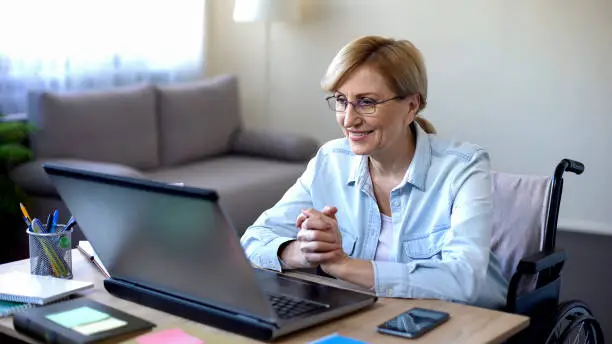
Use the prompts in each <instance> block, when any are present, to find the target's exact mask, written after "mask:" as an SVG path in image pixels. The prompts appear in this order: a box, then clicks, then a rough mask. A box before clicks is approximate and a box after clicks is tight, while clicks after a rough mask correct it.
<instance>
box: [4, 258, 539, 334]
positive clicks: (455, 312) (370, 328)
mask: <svg viewBox="0 0 612 344" xmlns="http://www.w3.org/2000/svg"><path fill="white" fill-rule="evenodd" d="M72 258H73V275H74V279H76V280H86V281H93V282H94V283H95V288H93V289H90V290H88V291H85V292H83V293H81V295H83V296H84V297H88V298H91V299H93V300H95V301H98V302H100V303H103V304H107V305H109V306H112V307H115V308H118V309H121V310H123V311H126V312H128V313H131V314H134V315H136V316H139V317H142V318H144V319H147V320H149V321H152V322H153V323H155V324H157V325H158V327H157V328H156V329H164V328H171V327H176V326H181V327H183V328H189V329H193V330H195V331H197V332H198V333H201V334H202V335H203V336H204V338H206V339H210V340H209V342H213V341H214V340H215V339H216V340H221V341H223V342H230V343H255V342H256V341H254V340H251V339H249V338H245V337H242V336H238V335H235V334H232V333H229V332H225V331H222V330H218V329H216V328H213V327H209V326H206V325H203V324H200V323H196V322H193V321H190V320H186V319H183V318H180V317H177V316H174V315H171V314H168V313H164V312H161V311H158V310H155V309H152V308H148V307H144V306H141V305H139V304H136V303H132V302H129V301H126V300H123V299H120V298H117V297H114V296H112V295H110V294H109V293H108V292H106V290H105V289H104V287H103V280H104V276H103V275H102V274H101V273H100V272H99V271H98V270H97V269H96V268H95V267H94V265H93V264H92V263H91V262H89V261H88V260H86V259H85V257H84V256H83V255H82V254H81V253H80V252H79V251H78V250H76V249H75V250H73V253H72ZM29 269H30V263H29V261H28V260H21V261H17V262H12V263H8V264H3V265H0V273H3V272H6V271H11V270H21V271H29ZM293 275H299V276H301V277H304V278H306V279H310V280H316V281H319V282H322V283H327V284H336V282H335V281H334V280H331V279H324V278H322V277H319V276H314V275H310V276H303V275H302V274H293ZM340 286H343V287H346V285H340ZM411 307H426V308H431V309H437V310H441V311H446V312H448V313H450V314H451V319H450V320H449V321H448V322H447V323H445V324H444V325H442V326H441V327H439V328H437V329H436V330H434V331H432V332H430V333H428V334H426V335H425V336H423V337H421V338H420V339H418V340H410V343H470V344H474V343H500V342H503V341H505V340H506V339H508V338H510V337H511V336H512V335H514V334H516V333H518V332H519V331H520V330H522V329H524V328H526V327H527V325H528V318H527V317H523V316H518V315H515V314H508V313H503V312H498V311H492V310H487V309H482V308H476V307H470V306H465V305H460V304H455V303H448V302H443V301H438V300H406V299H386V298H382V299H379V301H378V302H377V304H375V305H374V306H373V307H371V308H368V309H366V310H363V311H360V312H358V313H355V314H353V315H349V316H346V317H343V318H340V319H338V320H336V321H331V322H329V323H327V324H324V325H320V326H316V327H313V328H310V329H306V330H303V331H301V332H298V333H295V334H292V335H290V336H287V337H284V338H281V339H279V340H278V341H276V342H277V343H306V342H309V341H312V340H315V339H318V338H321V337H324V336H327V335H330V334H332V333H335V332H338V333H340V334H342V335H345V336H348V337H352V338H355V339H359V340H362V341H365V342H371V343H402V344H406V343H408V341H407V340H406V339H403V338H399V337H393V336H388V335H383V334H378V333H377V332H376V325H378V324H380V323H382V322H384V321H385V320H388V319H390V318H392V317H393V316H395V315H397V314H400V313H402V312H403V311H405V310H407V309H409V308H411ZM0 332H2V333H5V334H8V335H9V336H12V337H16V338H19V339H21V340H23V341H25V342H27V343H33V344H34V343H37V342H36V341H34V340H32V339H30V338H28V337H25V336H23V335H21V334H19V333H18V332H16V331H15V330H14V328H13V319H12V317H7V318H1V319H0Z"/></svg>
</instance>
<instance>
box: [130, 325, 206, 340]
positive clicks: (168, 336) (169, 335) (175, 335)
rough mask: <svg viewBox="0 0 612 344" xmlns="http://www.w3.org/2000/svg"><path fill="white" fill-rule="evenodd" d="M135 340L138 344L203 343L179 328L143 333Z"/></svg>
mask: <svg viewBox="0 0 612 344" xmlns="http://www.w3.org/2000/svg"><path fill="white" fill-rule="evenodd" d="M136 341H137V342H138V344H162V343H172V344H204V342H203V341H202V340H200V339H199V338H196V337H194V336H192V335H190V334H188V333H186V332H185V331H183V330H181V329H180V328H173V329H169V330H164V331H157V332H153V333H149V334H145V335H143V336H140V337H138V338H136Z"/></svg>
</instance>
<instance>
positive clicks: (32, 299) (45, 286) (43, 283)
mask: <svg viewBox="0 0 612 344" xmlns="http://www.w3.org/2000/svg"><path fill="white" fill-rule="evenodd" d="M93 286H94V284H93V283H92V282H86V281H77V280H72V279H64V278H57V277H51V276H39V275H32V274H30V273H27V272H21V271H11V272H6V273H3V274H0V301H12V302H21V303H31V304H36V305H46V304H48V303H51V302H54V301H57V300H60V299H63V298H65V297H67V296H69V295H72V294H74V293H76V292H79V291H82V290H85V289H89V288H93Z"/></svg>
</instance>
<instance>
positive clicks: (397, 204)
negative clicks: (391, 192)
mask: <svg viewBox="0 0 612 344" xmlns="http://www.w3.org/2000/svg"><path fill="white" fill-rule="evenodd" d="M391 205H392V206H394V207H399V205H400V202H399V201H393V203H391Z"/></svg>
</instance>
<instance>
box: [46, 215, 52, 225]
mask: <svg viewBox="0 0 612 344" xmlns="http://www.w3.org/2000/svg"><path fill="white" fill-rule="evenodd" d="M51 216H52V213H49V215H47V223H46V225H45V228H47V229H49V228H51Z"/></svg>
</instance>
